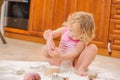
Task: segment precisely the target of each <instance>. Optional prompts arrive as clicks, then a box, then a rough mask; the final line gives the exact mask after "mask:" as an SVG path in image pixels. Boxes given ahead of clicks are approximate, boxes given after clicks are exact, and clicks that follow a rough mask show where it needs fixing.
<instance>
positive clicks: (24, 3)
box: [6, 0, 30, 30]
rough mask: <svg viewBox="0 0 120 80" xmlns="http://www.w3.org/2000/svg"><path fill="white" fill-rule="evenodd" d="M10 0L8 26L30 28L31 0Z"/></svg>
mask: <svg viewBox="0 0 120 80" xmlns="http://www.w3.org/2000/svg"><path fill="white" fill-rule="evenodd" d="M6 1H8V11H7V27H10V28H17V29H22V30H27V29H28V21H29V11H30V0H6Z"/></svg>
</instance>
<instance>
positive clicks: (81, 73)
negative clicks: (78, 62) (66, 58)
mask: <svg viewBox="0 0 120 80" xmlns="http://www.w3.org/2000/svg"><path fill="white" fill-rule="evenodd" d="M85 71H86V69H84V68H79V69H78V71H77V73H78V75H80V76H86V73H85Z"/></svg>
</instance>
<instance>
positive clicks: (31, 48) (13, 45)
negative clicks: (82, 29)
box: [0, 38, 120, 76]
mask: <svg viewBox="0 0 120 80" xmlns="http://www.w3.org/2000/svg"><path fill="white" fill-rule="evenodd" d="M6 41H7V44H2V43H1V42H0V60H17V61H41V60H43V59H44V58H43V57H42V54H41V53H40V49H41V47H42V44H39V43H33V42H27V41H23V40H17V39H11V38H6ZM94 63H95V64H94ZM93 65H95V66H97V67H100V68H104V69H107V70H109V71H111V72H113V73H116V74H117V75H118V76H120V59H118V58H113V57H106V56H101V55H97V57H96V58H95V60H94V62H93Z"/></svg>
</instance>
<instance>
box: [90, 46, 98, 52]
mask: <svg viewBox="0 0 120 80" xmlns="http://www.w3.org/2000/svg"><path fill="white" fill-rule="evenodd" d="M88 47H89V48H91V49H92V50H94V51H96V52H97V51H98V48H97V46H96V45H95V44H90V45H89V46H88Z"/></svg>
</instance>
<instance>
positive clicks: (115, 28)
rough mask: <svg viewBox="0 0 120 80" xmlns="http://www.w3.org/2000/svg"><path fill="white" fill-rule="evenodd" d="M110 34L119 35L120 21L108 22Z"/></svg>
mask: <svg viewBox="0 0 120 80" xmlns="http://www.w3.org/2000/svg"><path fill="white" fill-rule="evenodd" d="M110 34H115V35H120V20H115V19H111V20H110Z"/></svg>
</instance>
